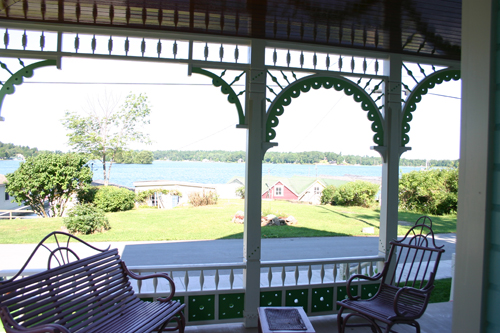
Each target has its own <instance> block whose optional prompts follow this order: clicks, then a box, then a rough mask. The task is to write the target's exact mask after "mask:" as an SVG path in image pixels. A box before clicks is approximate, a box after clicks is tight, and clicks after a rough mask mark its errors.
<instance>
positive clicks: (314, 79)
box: [266, 75, 384, 146]
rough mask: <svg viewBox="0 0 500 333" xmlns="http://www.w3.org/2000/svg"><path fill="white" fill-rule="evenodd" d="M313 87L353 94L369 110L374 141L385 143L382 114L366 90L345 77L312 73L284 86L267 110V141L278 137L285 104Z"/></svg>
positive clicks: (379, 143)
mask: <svg viewBox="0 0 500 333" xmlns="http://www.w3.org/2000/svg"><path fill="white" fill-rule="evenodd" d="M311 88H312V89H319V88H325V89H330V88H333V89H335V90H336V91H343V92H344V93H345V94H346V95H347V96H352V97H353V99H354V101H355V102H357V103H360V104H361V109H362V110H363V111H367V118H368V120H369V121H371V122H372V125H371V129H372V131H373V132H375V135H374V136H373V142H374V143H375V144H376V145H377V146H383V145H384V129H383V125H382V124H383V122H382V115H381V114H380V111H379V108H378V107H377V105H376V104H375V101H374V100H373V99H372V98H371V97H370V95H369V94H368V93H366V91H364V90H363V89H362V88H361V87H359V86H358V85H357V84H356V83H354V82H353V81H350V80H348V79H345V78H343V77H331V76H321V75H311V76H307V77H304V78H302V79H299V80H297V81H295V82H293V83H292V84H290V85H289V86H287V87H286V88H284V89H283V90H282V91H281V92H280V93H279V94H278V95H277V96H276V98H275V99H274V100H273V102H272V103H271V105H270V106H269V110H268V111H267V121H266V142H270V141H271V140H273V139H274V138H275V137H276V131H275V130H274V128H275V127H277V126H278V124H279V120H278V117H279V116H281V115H283V113H284V112H285V106H288V105H290V104H291V103H292V100H293V98H298V97H299V96H300V94H301V93H303V92H304V93H306V92H308V91H309V90H311Z"/></svg>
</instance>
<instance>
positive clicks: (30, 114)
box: [0, 57, 461, 159]
mask: <svg viewBox="0 0 500 333" xmlns="http://www.w3.org/2000/svg"><path fill="white" fill-rule="evenodd" d="M0 61H2V62H4V63H6V64H7V65H8V67H9V69H10V70H11V71H12V72H15V71H17V70H18V69H20V68H21V67H20V65H19V63H18V61H17V59H0ZM187 72H188V70H187V66H185V65H179V64H166V63H162V64H161V63H151V62H149V63H143V62H132V61H112V60H92V59H82V58H72V57H70V58H63V59H62V69H61V70H58V69H56V68H55V67H45V68H40V69H37V70H35V74H34V76H33V77H32V78H28V79H25V83H23V84H22V85H19V86H16V91H15V93H14V94H12V95H7V96H6V97H5V99H4V102H3V106H2V110H1V116H2V117H4V118H5V121H4V122H0V141H1V142H4V143H14V144H16V145H23V146H30V147H37V148H38V149H41V150H61V151H68V150H69V147H68V145H67V136H66V134H67V132H66V130H65V128H64V126H63V125H62V122H61V119H62V118H63V117H64V114H65V112H67V111H70V112H79V113H83V112H85V109H86V106H87V105H88V103H87V102H88V100H89V99H95V98H96V97H97V96H102V95H103V94H104V93H108V94H113V95H114V96H117V97H118V98H121V100H124V99H125V96H126V95H127V94H128V93H129V92H134V93H136V94H138V93H146V94H147V96H148V97H149V101H150V103H149V105H150V107H151V110H152V112H151V117H150V119H151V124H150V125H149V126H148V127H146V128H145V131H146V132H147V133H149V134H150V137H151V139H152V141H153V144H152V145H149V146H145V145H140V144H135V145H133V146H132V147H131V148H133V149H148V150H170V149H175V150H216V149H217V150H232V151H235V150H245V149H246V131H247V130H245V129H237V128H236V124H237V123H238V115H237V111H236V108H235V107H234V105H232V104H229V103H228V102H227V96H226V95H223V94H222V93H221V92H220V89H219V88H216V87H214V86H212V85H211V79H209V78H207V77H205V76H202V75H199V74H193V75H192V76H188V75H187ZM237 74H238V73H236V74H234V75H237ZM8 76H9V75H8V73H6V71H4V70H2V69H0V80H1V81H2V82H5V80H6V78H8ZM228 76H230V75H228ZM240 82H241V84H240V85H239V86H236V87H235V91H236V92H237V93H238V92H239V91H240V90H243V89H244V87H243V86H242V84H243V82H244V80H240ZM126 83H134V84H126ZM145 83H148V84H145ZM431 93H432V94H427V95H425V96H424V98H423V100H422V102H420V103H418V104H417V110H416V111H415V112H414V114H413V116H414V118H413V120H412V122H411V123H410V126H411V131H410V143H409V144H408V145H407V146H409V147H411V148H412V150H411V151H409V152H406V153H404V154H403V155H402V158H408V159H458V158H459V139H460V94H461V92H460V82H453V81H452V82H446V83H444V84H441V85H436V88H435V89H433V90H432V91H431ZM446 96H449V97H446ZM241 101H242V104H243V105H244V103H243V102H244V100H243V98H242V99H241ZM279 121H280V123H279V126H278V127H277V128H276V131H277V136H276V138H275V140H273V141H275V142H278V146H277V147H274V148H272V149H271V150H270V151H281V152H300V151H311V150H316V151H324V152H327V151H329V152H335V153H339V152H341V153H342V154H343V155H348V154H352V155H363V156H364V155H368V156H378V153H377V152H375V151H373V150H370V146H373V145H374V143H373V141H372V137H373V134H374V133H373V132H372V131H371V129H370V126H371V122H370V121H368V119H367V118H366V112H364V111H363V110H362V109H361V108H360V107H359V104H357V103H355V102H354V101H353V99H352V97H349V96H346V95H345V94H344V93H343V92H337V91H335V90H334V89H329V90H326V89H319V90H312V89H311V91H310V92H308V93H305V94H302V95H301V96H300V97H299V98H297V99H294V100H293V102H292V103H291V105H290V106H288V107H286V108H285V113H284V114H283V115H282V116H281V117H279Z"/></svg>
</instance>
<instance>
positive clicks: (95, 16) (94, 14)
mask: <svg viewBox="0 0 500 333" xmlns="http://www.w3.org/2000/svg"><path fill="white" fill-rule="evenodd" d="M97 14H98V11H97V3H95V2H94V6H93V7H92V18H93V19H94V24H95V23H96V22H97Z"/></svg>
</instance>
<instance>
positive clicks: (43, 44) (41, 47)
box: [40, 31, 45, 51]
mask: <svg viewBox="0 0 500 333" xmlns="http://www.w3.org/2000/svg"><path fill="white" fill-rule="evenodd" d="M44 48H45V35H44V34H43V31H42V34H41V35H40V50H42V51H43V49H44Z"/></svg>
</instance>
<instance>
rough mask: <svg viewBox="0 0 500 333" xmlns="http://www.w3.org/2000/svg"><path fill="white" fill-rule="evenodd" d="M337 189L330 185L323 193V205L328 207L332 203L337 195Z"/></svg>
mask: <svg viewBox="0 0 500 333" xmlns="http://www.w3.org/2000/svg"><path fill="white" fill-rule="evenodd" d="M335 190H336V187H335V186H333V185H328V186H327V187H325V188H324V189H323V191H322V192H321V204H322V205H326V204H330V203H332V198H333V194H334V193H335Z"/></svg>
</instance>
